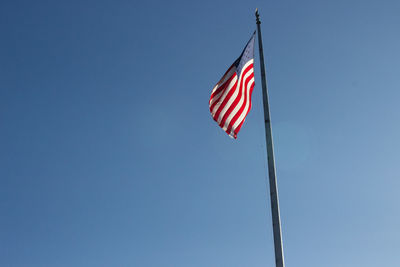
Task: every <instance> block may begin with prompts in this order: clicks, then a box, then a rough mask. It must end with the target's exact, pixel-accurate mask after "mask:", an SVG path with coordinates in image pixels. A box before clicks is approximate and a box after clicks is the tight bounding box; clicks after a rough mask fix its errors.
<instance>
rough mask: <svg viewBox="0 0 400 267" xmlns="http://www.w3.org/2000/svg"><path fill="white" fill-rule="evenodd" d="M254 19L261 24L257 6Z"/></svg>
mask: <svg viewBox="0 0 400 267" xmlns="http://www.w3.org/2000/svg"><path fill="white" fill-rule="evenodd" d="M256 20H257V24H261V21H260V14H259V13H258V8H256Z"/></svg>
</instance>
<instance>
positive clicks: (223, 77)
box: [210, 64, 235, 100]
mask: <svg viewBox="0 0 400 267" xmlns="http://www.w3.org/2000/svg"><path fill="white" fill-rule="evenodd" d="M234 65H235V64H232V66H230V67H229V69H228V70H227V71H226V72H225V74H224V75H223V76H222V78H221V79H220V80H219V81H218V82H217V84H216V85H218V84H219V83H221V82H222V81H223V80H224V79H225V76H226V75H228V73H229V72H230V71H231V70H232V68H233V67H234ZM233 76H234V75H233V73H232V76H231V77H230V78H229V79H228V80H226V81H225V82H224V83H223V84H222V85H221V84H220V85H219V88H218V89H217V90H215V92H213V93H212V94H211V97H210V100H211V99H212V98H213V97H214V96H215V95H217V94H218V92H220V91H221V90H222V89H220V88H221V86H224V85H226V84H227V82H228V81H229V80H231V79H232V77H233ZM214 87H215V86H214Z"/></svg>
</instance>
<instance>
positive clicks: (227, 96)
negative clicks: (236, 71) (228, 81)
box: [214, 80, 238, 122]
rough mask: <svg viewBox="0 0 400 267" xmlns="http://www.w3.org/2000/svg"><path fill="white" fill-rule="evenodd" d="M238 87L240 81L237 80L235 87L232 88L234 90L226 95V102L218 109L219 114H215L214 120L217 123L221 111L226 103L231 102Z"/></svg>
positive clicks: (223, 101)
mask: <svg viewBox="0 0 400 267" xmlns="http://www.w3.org/2000/svg"><path fill="white" fill-rule="evenodd" d="M237 85H238V81H237V80H236V82H235V85H234V86H232V88H231V89H230V91H229V92H228V94H227V95H226V97H225V98H224V100H222V103H221V105H220V106H219V107H218V109H217V112H215V114H214V120H215V121H216V122H218V117H219V114H220V113H221V111H222V110H223V109H224V107H225V105H226V103H227V102H228V101H229V99H230V98H231V97H232V95H233V93H234V92H235V91H236V90H237Z"/></svg>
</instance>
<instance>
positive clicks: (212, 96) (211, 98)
mask: <svg viewBox="0 0 400 267" xmlns="http://www.w3.org/2000/svg"><path fill="white" fill-rule="evenodd" d="M235 77H236V73H233V74H232V76H231V77H230V78H229V79H228V80H227V81H226V82H225V83H224V84H223V85H221V86H220V87H219V88H218V89H217V90H216V91H215V92H214V94H212V95H211V97H210V101H209V105H210V103H211V101H213V100H214V97H215V96H216V95H217V94H218V93H219V92H221V91H223V90H225V89H226V88H227V87H228V85H229V84H230V83H231V81H232V80H233V79H234V78H235ZM222 95H223V93H222V94H221V95H220V96H218V98H216V99H215V102H214V103H213V104H212V105H210V112H212V110H213V109H214V106H215V105H216V104H217V103H218V99H220V98H221V97H222Z"/></svg>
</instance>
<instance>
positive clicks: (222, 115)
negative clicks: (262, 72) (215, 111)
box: [217, 59, 253, 124]
mask: <svg viewBox="0 0 400 267" xmlns="http://www.w3.org/2000/svg"><path fill="white" fill-rule="evenodd" d="M252 63H253V59H250V60H249V61H247V63H246V64H245V65H244V66H243V68H242V72H241V73H240V76H239V77H240V79H239V83H238V86H237V87H236V88H235V92H234V93H233V95H232V96H231V97H230V98H229V100H228V102H227V103H226V105H225V107H224V108H223V109H222V110H221V112H220V113H219V116H218V120H217V122H218V124H219V123H221V120H222V118H223V117H224V115H225V113H226V111H227V110H228V109H229V107H230V106H231V105H232V103H233V101H235V99H236V96H237V95H238V94H239V90H237V89H238V88H241V86H240V84H241V83H244V81H246V79H247V77H248V76H249V75H250V74H251V73H253V68H251V69H250V70H248V71H247V72H246V74H245V76H244V77H243V72H244V71H245V70H246V68H247V67H248V66H250V65H251V64H252ZM242 97H243V93H242Z"/></svg>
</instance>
